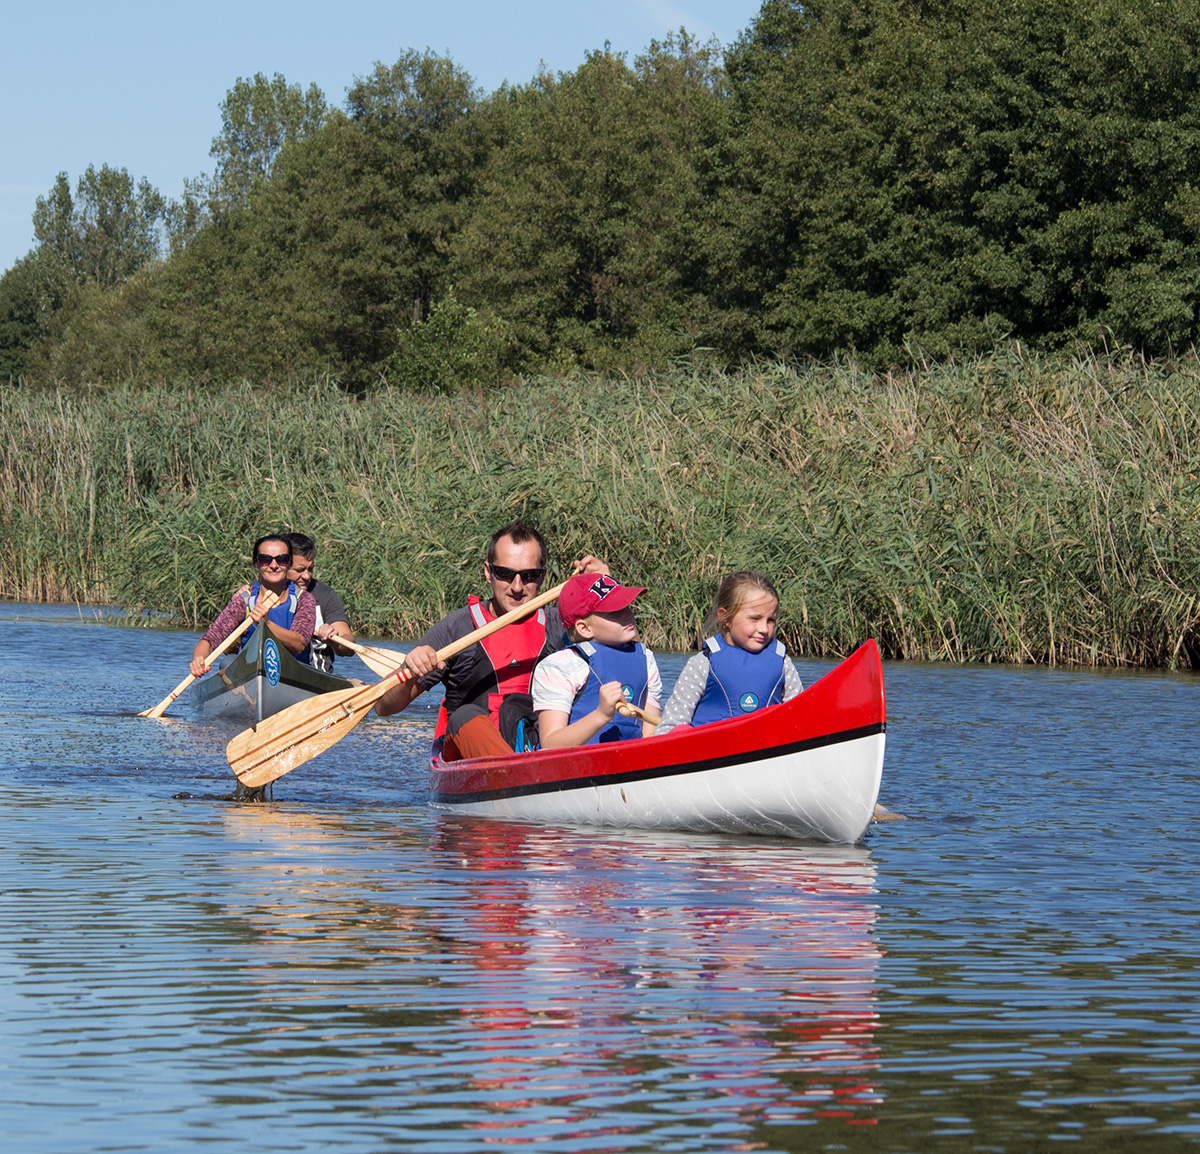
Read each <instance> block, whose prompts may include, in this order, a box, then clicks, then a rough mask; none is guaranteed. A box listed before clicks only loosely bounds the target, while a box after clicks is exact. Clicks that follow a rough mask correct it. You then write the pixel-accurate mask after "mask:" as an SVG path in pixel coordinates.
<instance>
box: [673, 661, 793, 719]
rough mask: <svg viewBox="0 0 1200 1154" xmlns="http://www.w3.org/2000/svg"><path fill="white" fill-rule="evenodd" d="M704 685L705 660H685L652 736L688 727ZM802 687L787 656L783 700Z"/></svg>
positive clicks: (706, 678) (706, 679)
mask: <svg viewBox="0 0 1200 1154" xmlns="http://www.w3.org/2000/svg"><path fill="white" fill-rule="evenodd" d="M707 684H708V658H707V657H705V656H704V654H703V653H697V654H696V655H695V656H694V657H689V658H688V663H687V664H686V665H685V666H684V667H683V672H682V673H681V674H680V675H679V680H678V681H676V682H675V688H674V689H672V690H671V699H670V700H669V701H668V702H667V707H666V709H664V710H663V715H662V721H660V722H659V723H658V726H657V728H656V729H655V730H654V736H655V737H658V736H659V734H661V733H670V732H671V730H672V729H674V728H675V726H677V725H690V724H691V721H692V714H694V713H695V712H696V706H697V705H699V704H700V698H702V697H703V696H704V687H705V686H706V685H707ZM803 688H804V686H803V685H802V684H801V682H800V674H799V673H797V672H796V666H795V665H794V664H793V662H792V659H791V658H790V657H785V658H784V659H783V700H784V701H791V699H792V698H793V697H795V696H796V694H797V693H799V692H800V691H801V690H802V689H803Z"/></svg>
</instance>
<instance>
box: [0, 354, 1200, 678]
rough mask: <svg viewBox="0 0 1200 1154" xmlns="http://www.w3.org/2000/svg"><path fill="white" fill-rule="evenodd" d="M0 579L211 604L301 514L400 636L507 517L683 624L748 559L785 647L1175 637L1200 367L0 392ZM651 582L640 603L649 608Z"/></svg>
mask: <svg viewBox="0 0 1200 1154" xmlns="http://www.w3.org/2000/svg"><path fill="white" fill-rule="evenodd" d="M0 418H2V426H0V427H2V428H3V430H4V432H3V434H2V437H3V441H2V444H0V484H2V485H3V492H4V494H5V498H4V501H5V503H4V504H3V506H0V529H2V532H3V537H4V541H5V548H4V550H3V555H2V556H0V596H4V597H8V598H18V599H25V600H71V599H77V600H80V601H88V602H97V601H99V602H107V603H115V604H120V605H123V606H126V607H128V608H129V609H130V610H131V611H132V612H135V613H137V612H139V611H141V610H145V609H152V610H155V611H158V612H160V613H161V612H165V613H167V614H169V615H171V616H172V617H174V618H175V619H177V620H178V621H180V622H183V623H186V624H188V625H190V626H193V627H194V626H199V625H201V624H202V623H205V622H207V621H208V620H209V619H211V617H212V616H214V615H215V613H216V612H217V611H218V610H219V608H220V606H221V605H223V604H224V602H225V601H226V599H227V598H228V596H229V595H230V593H231V591H232V590H233V589H234V588H236V587H237V586H238V585H240V584H241V583H242V582H243V581H244V580H245V579H246V578H247V577H248V576H249V575H250V570H249V566H248V553H249V548H250V543H251V541H252V540H253V539H254V537H256V536H257V535H259V533H261V532H266V531H268V530H273V529H279V528H295V529H299V530H301V531H304V532H307V533H310V534H312V535H313V536H314V537H315V538H316V539H317V540H318V542H319V547H320V553H319V556H318V572H319V574H320V575H321V576H322V577H323V578H325V579H326V580H328V581H329V582H330V584H332V585H333V586H334V587H335V588H337V589H338V590H339V592H341V593H342V594H343V596H344V597H345V599H346V602H347V605H348V607H349V610H350V615H351V618H352V621H353V624H354V625H355V627H356V628H357V629H359V630H360V631H361V632H363V633H370V634H380V635H384V636H394V637H401V638H412V637H415V636H417V635H418V634H420V633H421V632H422V631H423V630H424V628H425V627H426V626H427V625H428V624H429V623H431V622H432V621H434V620H436V619H437V618H438V617H439V616H441V615H442V614H443V613H445V612H448V611H449V610H450V609H451V608H453V607H455V606H457V605H459V604H461V603H463V601H464V600H465V598H466V595H467V594H468V593H469V592H472V591H476V590H477V589H478V588H479V587H480V584H481V581H480V571H481V570H480V566H481V561H482V558H483V554H484V550H485V548H486V544H487V540H488V538H489V536H490V535H491V533H492V531H493V530H494V529H495V528H497V527H498V526H500V525H501V524H503V523H505V522H507V521H509V520H511V519H512V518H513V517H516V516H522V517H524V518H526V519H527V520H529V521H531V522H532V523H534V524H536V525H538V526H539V527H540V528H541V529H542V531H543V532H544V533H545V534H546V535H547V537H548V539H549V540H550V544H551V548H552V551H553V552H552V557H551V571H552V576H562V575H564V574H565V573H566V570H567V565H568V563H569V561H570V559H571V558H572V557H575V556H578V555H580V554H582V553H586V552H591V553H595V554H597V555H598V556H601V557H604V558H605V559H606V560H608V562H609V563H610V565H611V566H612V568H613V571H614V572H615V573H616V575H617V576H618V577H620V578H622V579H625V580H628V581H636V582H637V583H638V584H643V585H647V586H649V589H650V592H649V594H648V595H647V596H646V597H644V598H643V599H642V602H645V606H644V608H640V614H639V621H640V624H641V626H642V631H643V635H644V636H645V638H646V640H647V641H648V642H649V643H650V644H651V645H652V646H655V647H659V648H672V649H687V648H691V647H692V646H693V645H695V644H696V642H697V641H698V640H699V639H700V635H701V628H702V622H703V620H704V617H705V616H706V613H707V610H708V607H709V604H710V602H711V598H712V595H713V592H714V591H715V588H716V584H717V582H718V580H719V579H720V577H721V576H722V575H724V574H725V573H727V572H730V571H731V570H733V569H735V568H742V567H751V568H757V569H761V570H763V571H765V572H766V573H768V574H769V575H771V576H772V578H773V579H774V580H775V582H776V584H777V586H778V587H779V589H780V593H781V596H782V619H781V632H782V634H783V635H784V637H785V639H786V640H787V641H788V643H789V645H790V646H791V647H792V649H793V650H794V651H796V652H799V653H803V654H807V655H833V654H841V653H844V652H846V651H848V650H849V648H850V647H851V646H852V645H853V644H854V643H855V642H856V641H857V640H859V639H861V638H863V637H867V636H873V637H875V638H876V639H877V640H878V642H879V643H880V646H881V648H882V649H883V651H884V652H885V654H886V655H889V656H893V657H901V658H908V659H932V660H942V659H944V660H952V661H977V660H992V661H1006V662H1049V663H1056V664H1057V663H1081V664H1095V665H1148V666H1155V665H1179V664H1190V663H1192V661H1193V658H1194V656H1195V653H1194V651H1193V646H1194V636H1195V633H1196V628H1197V623H1198V622H1200V548H1198V547H1197V542H1196V534H1195V533H1194V532H1193V530H1192V526H1193V524H1194V523H1195V518H1196V513H1197V510H1198V508H1200V482H1198V481H1197V476H1198V475H1200V452H1198V444H1197V440H1198V435H1200V365H1197V363H1196V360H1195V358H1194V357H1193V358H1189V359H1187V360H1185V361H1179V362H1175V363H1170V364H1167V363H1157V362H1156V363H1150V362H1145V361H1142V360H1140V359H1138V358H1131V357H1123V356H1080V357H1076V358H1057V359H1050V358H1045V357H1041V356H1038V355H1034V354H1030V353H1028V352H1026V351H1025V350H1024V349H1022V348H1021V347H1020V346H1016V345H1014V346H1010V347H1008V348H1004V349H1000V350H997V351H996V352H995V353H993V354H991V355H988V356H985V357H978V358H974V359H971V360H964V361H961V362H958V363H953V364H946V365H930V366H926V367H923V368H920V369H916V370H914V371H911V372H897V371H893V372H892V373H890V374H887V375H884V376H878V375H870V374H866V373H863V372H860V371H858V370H857V369H856V368H855V366H854V365H853V364H840V365H833V366H818V365H813V366H806V367H802V368H791V367H788V366H785V365H781V364H768V365H762V366H758V367H755V368H752V369H748V370H746V371H743V372H741V373H738V374H732V375H725V374H717V373H708V372H704V373H701V372H698V371H689V370H680V371H678V372H676V373H673V374H671V375H667V376H661V377H655V378H638V379H634V378H619V379H612V378H609V379H603V378H599V377H577V378H572V379H565V380H564V379H553V380H534V381H527V382H523V383H521V384H518V385H515V386H513V387H511V388H508V389H504V390H501V391H498V392H489V393H481V394H475V395H470V394H459V395H457V396H426V395H415V394H410V393H405V392H401V391H399V390H395V389H384V390H380V391H378V392H376V393H374V394H371V395H369V396H367V397H365V398H362V399H355V398H353V397H347V396H345V395H344V394H342V393H341V392H340V391H339V390H338V389H337V388H336V387H335V386H334V385H333V384H332V383H330V382H328V381H314V382H310V383H308V384H306V385H303V386H298V387H292V388H289V389H287V390H283V389H280V388H272V387H263V386H258V387H255V386H251V385H249V384H240V385H232V386H229V387H226V388H222V389H211V388H209V389H205V390H192V389H188V388H186V387H179V388H176V389H171V388H166V387H160V388H141V389H137V390H134V389H132V388H117V389H112V390H103V391H102V390H91V391H80V392H69V393H68V392H64V391H59V392H31V391H22V390H13V389H7V390H3V391H0ZM642 602H639V607H641V606H642Z"/></svg>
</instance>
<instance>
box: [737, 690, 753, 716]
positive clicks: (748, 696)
mask: <svg viewBox="0 0 1200 1154" xmlns="http://www.w3.org/2000/svg"><path fill="white" fill-rule="evenodd" d="M738 705H739V706H740V707H741V710H742V712H743V713H753V712H754V711H755V710H756V709H757V708H758V694H757V693H743V694H742V696H741V697H739V698H738Z"/></svg>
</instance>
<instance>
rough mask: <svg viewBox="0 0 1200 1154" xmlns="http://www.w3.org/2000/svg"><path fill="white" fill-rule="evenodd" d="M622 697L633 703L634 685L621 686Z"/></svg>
mask: <svg viewBox="0 0 1200 1154" xmlns="http://www.w3.org/2000/svg"><path fill="white" fill-rule="evenodd" d="M621 696H622V697H624V698H625V700H626V701H632V700H633V686H632V685H622V686H621Z"/></svg>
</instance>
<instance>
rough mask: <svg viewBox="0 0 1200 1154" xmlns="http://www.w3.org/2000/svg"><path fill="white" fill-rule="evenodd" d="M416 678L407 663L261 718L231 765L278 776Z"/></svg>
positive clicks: (550, 593)
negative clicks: (374, 679)
mask: <svg viewBox="0 0 1200 1154" xmlns="http://www.w3.org/2000/svg"><path fill="white" fill-rule="evenodd" d="M565 584H566V582H565V581H564V582H562V583H561V584H559V585H556V586H555V587H554V588H553V589H548V590H547V591H546V592H545V593H540V594H538V596H536V597H534V598H533V599H532V600H531V601H527V602H526V603H525V604H524V605H519V606H518V607H517V608H516V609H513V610H511V611H510V612H508V613H505V614H504V615H503V616H502V617H497V618H496V620H495V621H489V622H488V623H487V624H486V625H484V626H481V627H480V628H479V629H476V630H474V631H473V632H471V633H468V634H467V635H466V636H465V637H460V638H459V639H458V640H457V641H453V642H451V643H450V644H449V645H447V646H445V647H444V648H442V649H439V650H438V651H437V661H438V664H441V663H442V662H443V661H449V660H450V658H451V657H454V656H455V655H457V654H459V653H461V652H462V651H463V650H464V649H469V648H470V647H471V646H472V645H474V644H475V643H476V642H479V641H482V640H483V639H484V638H485V637H490V636H491V635H492V634H493V633H496V632H498V631H499V630H501V629H503V628H504V627H505V626H506V625H512V624H513V623H514V622H516V621H520V620H521V619H522V618H525V617H528V616H529V614H531V613H533V612H535V611H536V610H538V609H541V608H542V606H543V605H549V604H550V602H552V601H554V600H555V599H556V598H557V597H558V595H559V593H561V592H562V589H563V585H565ZM411 678H412V673H411V672H410V671H409V669H408V668H407V667H405V668H404V669H399V670H397V671H396V672H395V674H392V675H389V676H388V677H385V678H384V679H383V680H382V681H378V682H376V683H375V684H374V685H365V686H363V687H362V688H361V689H343V690H341V691H340V692H338V693H322V694H320V695H319V696H318V697H315V698H313V699H311V700H309V701H301V702H298V703H297V704H295V705H293V706H290V707H289V708H287V709H285V710H283V712H282V713H277V714H276V715H275V716H274V717H269V718H266V719H265V720H263V721H261V722H259V724H258V725H256V726H255V727H254V728H253V729H247V730H245V731H244V732H243V733H239V734H238V735H237V737H235V738H234V739H233V740H232V741H231V742H230V743H229V745H228V746H226V748H225V755H226V757H227V758H228V760H229V768H230V769H232V770H233V772H234V775H235V776H236V777H237V779H238V781H240V782H241V783H242V784H243V785H247V786H258V785H266V784H267V782H269V781H275V780H276V779H277V778H280V777H282V776H283V775H284V774H285V773H289V772H291V771H292V770H293V769H295V768H296V767H297V766H299V765H303V764H304V763H305V762H306V761H309V760H311V759H312V758H314V757H316V756H317V754H319V753H323V752H324V751H325V750H326V749H328V748H329V747H330V746H331V745H335V744H336V743H337V742H339V741H341V739H342V738H343V737H345V736H346V734H347V733H349V732H350V730H352V729H353V728H354V727H355V726H356V725H357V724H358V723H359V722H360V721H362V719H363V718H364V717H366V715H367V714H368V713H369V712H370V710H371V707H372V706H373V705H374V704H375V703H376V702H377V701H378V700H379V699H380V698H381V697H382V696H383V695H384V694H385V693H387V691H388V690H389V689H391V688H393V686H394V685H396V684H399V683H403V682H405V681H409V680H411Z"/></svg>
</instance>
